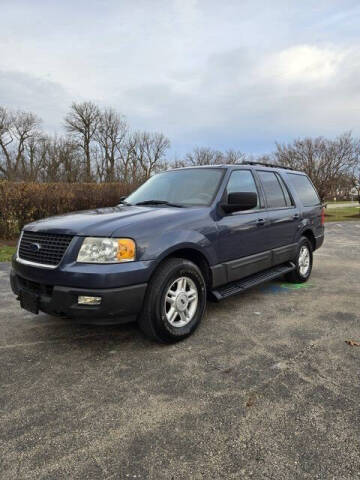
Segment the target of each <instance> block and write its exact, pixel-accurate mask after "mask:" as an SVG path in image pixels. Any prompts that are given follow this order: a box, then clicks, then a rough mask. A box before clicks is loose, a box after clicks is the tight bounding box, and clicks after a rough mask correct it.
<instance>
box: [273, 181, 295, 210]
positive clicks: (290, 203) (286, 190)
mask: <svg viewBox="0 0 360 480" xmlns="http://www.w3.org/2000/svg"><path fill="white" fill-rule="evenodd" d="M276 176H277V178H278V180H279V182H280V185H281V187H282V190H283V193H284V197H285V201H286V205H288V206H289V207H290V206H291V205H294V202H293V201H292V200H291V197H290V194H289V190H288V189H287V186H286V185H285V182H284V180H283V179H282V178H281V177H280V175H278V174H276Z"/></svg>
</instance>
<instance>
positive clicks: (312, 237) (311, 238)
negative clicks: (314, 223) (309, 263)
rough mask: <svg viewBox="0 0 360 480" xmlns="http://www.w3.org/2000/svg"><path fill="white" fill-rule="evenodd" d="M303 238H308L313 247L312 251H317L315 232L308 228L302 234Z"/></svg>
mask: <svg viewBox="0 0 360 480" xmlns="http://www.w3.org/2000/svg"><path fill="white" fill-rule="evenodd" d="M301 236H303V237H306V238H307V239H308V240H309V242H310V243H311V246H312V250H313V251H314V250H315V249H316V240H315V235H314V232H313V231H312V230H311V229H310V228H306V229H305V230H304V231H302V232H301Z"/></svg>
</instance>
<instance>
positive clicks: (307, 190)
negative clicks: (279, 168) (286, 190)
mask: <svg viewBox="0 0 360 480" xmlns="http://www.w3.org/2000/svg"><path fill="white" fill-rule="evenodd" d="M287 175H288V177H289V179H290V182H291V183H292V185H293V187H294V188H295V190H296V193H297V194H298V196H299V198H300V200H301V201H302V203H303V204H304V206H305V207H312V206H313V205H319V203H320V199H319V196H318V194H317V192H316V190H315V188H314V187H313V184H312V183H311V182H310V180H309V178H308V177H307V176H306V175H299V174H296V173H288V174H287Z"/></svg>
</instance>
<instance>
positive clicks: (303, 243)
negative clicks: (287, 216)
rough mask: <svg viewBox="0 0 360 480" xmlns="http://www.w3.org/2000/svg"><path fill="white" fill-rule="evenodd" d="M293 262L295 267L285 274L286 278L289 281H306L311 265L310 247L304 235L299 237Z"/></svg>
mask: <svg viewBox="0 0 360 480" xmlns="http://www.w3.org/2000/svg"><path fill="white" fill-rule="evenodd" d="M294 262H295V264H296V269H295V270H293V271H292V272H289V273H287V274H286V275H285V278H286V280H287V281H288V282H291V283H304V282H306V281H307V280H308V279H309V277H310V275H311V270H312V265H313V254H312V247H311V243H310V242H309V240H308V239H307V238H306V237H301V239H300V242H299V245H298V249H297V255H296V258H295V259H294Z"/></svg>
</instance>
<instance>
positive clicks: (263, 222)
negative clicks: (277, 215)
mask: <svg viewBox="0 0 360 480" xmlns="http://www.w3.org/2000/svg"><path fill="white" fill-rule="evenodd" d="M256 224H257V225H265V220H264V219H263V218H258V219H257V220H256Z"/></svg>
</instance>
